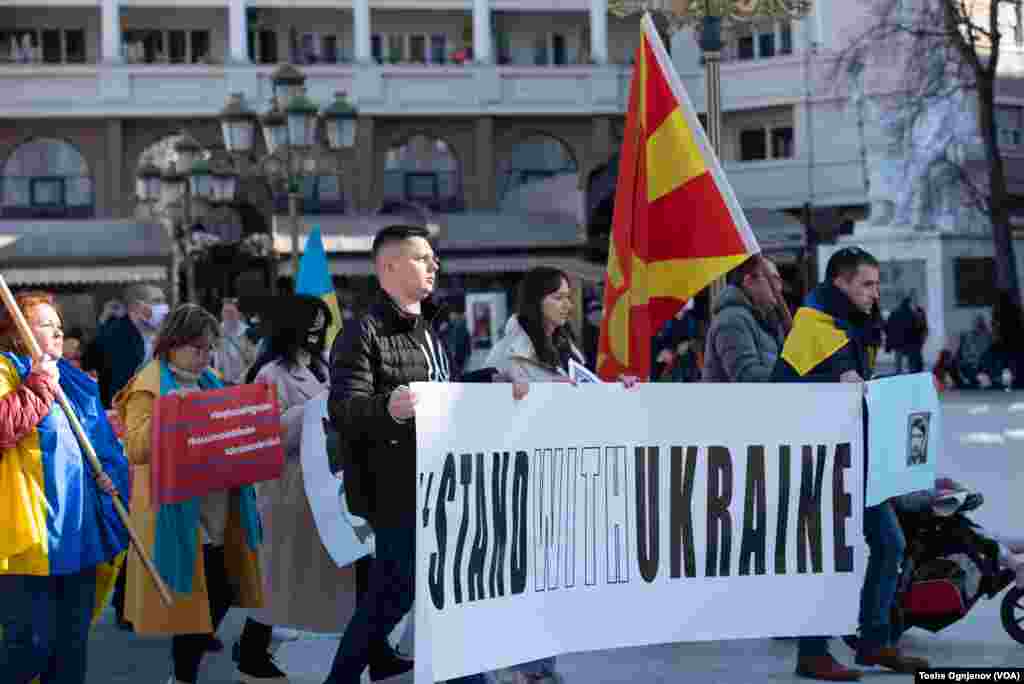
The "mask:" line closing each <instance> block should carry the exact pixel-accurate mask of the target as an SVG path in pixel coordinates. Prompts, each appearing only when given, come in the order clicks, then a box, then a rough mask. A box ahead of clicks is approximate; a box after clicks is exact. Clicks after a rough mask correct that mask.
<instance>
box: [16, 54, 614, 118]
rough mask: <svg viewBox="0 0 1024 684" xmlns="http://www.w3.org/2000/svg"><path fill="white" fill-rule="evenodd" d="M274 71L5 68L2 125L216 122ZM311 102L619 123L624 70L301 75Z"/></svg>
mask: <svg viewBox="0 0 1024 684" xmlns="http://www.w3.org/2000/svg"><path fill="white" fill-rule="evenodd" d="M273 69H274V67H273V66H272V65H246V66H235V65H203V64H120V65H49V64H15V65H2V64H0V92H3V93H4V94H5V96H4V98H2V99H0V117H8V118H10V117H20V118H24V117H33V116H68V115H77V116H115V117H116V116H129V117H130V116H154V115H167V116H215V115H216V114H217V112H219V111H220V109H221V108H222V107H223V106H224V102H225V101H226V100H227V97H228V95H230V94H231V93H233V92H244V93H245V95H246V99H247V100H248V101H249V103H250V105H251V106H253V107H254V108H257V109H262V108H264V107H265V106H266V103H267V102H268V101H269V99H270V97H271V96H272V95H273V92H272V84H271V82H270V75H271V73H272V72H273ZM303 70H304V71H305V73H306V75H307V77H308V81H307V82H306V85H307V87H308V89H309V95H310V97H312V98H313V99H314V100H315V101H318V102H329V101H330V100H331V99H333V97H334V93H335V92H337V91H345V92H347V93H348V94H349V96H350V98H351V99H352V100H353V101H354V102H355V104H356V105H357V106H358V107H359V109H360V111H363V112H365V113H367V114H369V115H398V114H419V115H425V114H452V115H470V116H471V115H474V114H483V113H487V114H492V115H495V114H532V113H537V114H545V113H552V114H576V115H580V114H621V113H623V112H624V111H625V105H626V95H627V90H628V87H629V78H630V75H631V73H632V70H631V68H629V67H625V66H612V65H609V66H597V65H594V66H590V65H587V66H559V67H545V66H452V65H388V66H353V65H332V64H317V65H313V66H304V67H303Z"/></svg>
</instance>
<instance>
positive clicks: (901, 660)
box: [857, 646, 930, 674]
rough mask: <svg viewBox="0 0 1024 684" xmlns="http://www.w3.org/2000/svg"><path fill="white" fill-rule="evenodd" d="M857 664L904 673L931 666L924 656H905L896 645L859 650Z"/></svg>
mask: <svg viewBox="0 0 1024 684" xmlns="http://www.w3.org/2000/svg"><path fill="white" fill-rule="evenodd" d="M857 664H858V665H867V666H877V667H884V668H886V669H889V670H892V671H893V672H901V673H903V674H914V673H915V672H917V671H918V670H927V669H928V668H929V667H930V665H929V664H928V661H927V660H925V659H924V658H915V657H913V656H905V655H903V654H902V653H900V649H898V648H896V647H895V646H885V647H883V648H879V649H876V650H874V651H871V652H869V653H865V652H858V653H857Z"/></svg>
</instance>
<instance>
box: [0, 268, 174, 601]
mask: <svg viewBox="0 0 1024 684" xmlns="http://www.w3.org/2000/svg"><path fill="white" fill-rule="evenodd" d="M0 297H2V298H3V300H4V306H5V307H7V312H8V313H9V314H10V315H11V319H12V320H13V321H14V325H15V326H16V327H17V328H18V335H19V336H20V337H21V341H22V342H23V343H25V346H27V347H28V350H29V355H30V356H31V357H32V358H33V359H39V358H41V357H42V356H43V350H42V349H40V347H39V343H38V342H37V341H36V337H35V335H33V334H32V329H31V328H29V326H28V321H26V320H25V316H24V314H23V313H22V312H21V308H20V307H19V306H18V302H17V301H16V300H15V299H14V295H13V294H12V293H11V290H10V288H9V287H7V280H6V279H4V277H3V275H0ZM57 403H58V404H60V407H61V408H62V409H63V410H64V413H65V415H67V417H68V422H69V423H70V424H71V430H72V431H73V432H74V433H75V437H77V438H78V443H79V444H80V445H81V447H82V453H83V454H85V457H86V460H87V461H89V465H90V466H91V467H92V470H93V473H94V474H95V475H96V477H101V476H103V475H106V473H104V472H103V465H102V464H101V463H100V459H99V457H97V456H96V450H95V449H93V446H92V442H90V441H89V437H88V436H87V435H86V434H85V429H84V428H83V427H82V424H81V423H80V422H79V420H78V416H77V415H76V414H75V412H74V410H73V409H72V407H71V403H70V402H69V401H68V398H67V396H66V395H65V394H64V389H63V388H62V387H61V386H60V384H58V385H57ZM110 498H111V500H112V501H113V502H114V510H115V511H117V517H119V518H120V519H121V522H122V523H123V524H124V526H125V529H127V530H128V536H129V537H130V538H131V542H132V546H134V547H135V551H136V552H138V554H139V558H141V559H142V564H143V565H144V566H145V567H146V570H148V571H149V575H150V577H152V578H153V582H154V583H155V584H156V588H157V591H158V592H159V593H160V598H161V599H163V602H164V605H167V606H170V605H171V604H172V603H173V602H174V598H173V597H172V596H171V592H170V590H168V588H167V585H166V584H164V581H163V580H162V579H161V578H160V573H159V572H157V569H156V566H155V565H154V564H153V561H152V559H151V558H150V557H149V555H148V554H147V553H146V549H145V547H144V546H143V545H142V541H141V540H140V539H139V535H137V534H136V533H135V530H134V529H133V528H132V525H131V521H130V520H129V518H128V510H127V509H126V508H125V507H124V504H123V503H122V502H121V497H120V496H118V495H114V494H112V495H111V496H110Z"/></svg>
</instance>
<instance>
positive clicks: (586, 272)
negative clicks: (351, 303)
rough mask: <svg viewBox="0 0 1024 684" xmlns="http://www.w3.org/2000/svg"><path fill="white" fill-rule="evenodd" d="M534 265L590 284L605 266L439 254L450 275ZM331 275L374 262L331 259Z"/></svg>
mask: <svg viewBox="0 0 1024 684" xmlns="http://www.w3.org/2000/svg"><path fill="white" fill-rule="evenodd" d="M534 266H552V267H554V268H559V269H561V270H563V271H565V272H566V273H568V274H569V275H573V276H576V277H578V278H582V279H583V280H585V281H587V282H590V283H601V282H604V272H605V267H604V265H603V264H592V263H590V262H588V261H585V260H583V259H580V258H576V257H567V256H543V255H540V256H532V255H529V254H497V255H494V256H470V255H461V254H453V255H450V256H442V258H441V272H442V273H450V274H457V275H463V274H472V273H477V274H483V273H525V272H526V271H528V270H530V269H531V268H533V267H534ZM328 267H329V268H330V271H331V275H338V276H369V275H372V274H373V264H372V263H371V262H370V259H369V258H358V257H348V258H340V259H331V260H330V263H329V265H328ZM278 272H279V274H280V275H282V276H290V275H291V273H292V266H291V262H283V263H282V264H281V265H280V267H279V271H278Z"/></svg>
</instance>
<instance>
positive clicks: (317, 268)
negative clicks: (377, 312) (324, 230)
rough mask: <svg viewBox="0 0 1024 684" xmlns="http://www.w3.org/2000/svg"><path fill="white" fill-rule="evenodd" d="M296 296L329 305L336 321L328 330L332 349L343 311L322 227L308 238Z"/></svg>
mask: <svg viewBox="0 0 1024 684" xmlns="http://www.w3.org/2000/svg"><path fill="white" fill-rule="evenodd" d="M295 294H304V295H311V296H313V297H319V298H320V299H322V300H324V303H325V304H327V308H328V309H330V311H331V317H332V318H333V319H334V320H332V321H331V325H330V327H329V328H327V349H330V348H331V344H332V343H333V342H334V338H335V336H336V335H337V334H338V333H339V332H340V331H341V309H340V308H338V295H337V294H336V293H335V291H334V283H333V282H332V281H331V272H330V269H328V267H327V252H326V251H325V250H324V241H323V238H321V237H320V226H314V227H313V232H312V233H310V234H309V237H308V238H306V249H305V251H304V252H303V253H302V259H301V260H300V261H299V276H298V278H297V280H296V286H295Z"/></svg>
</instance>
